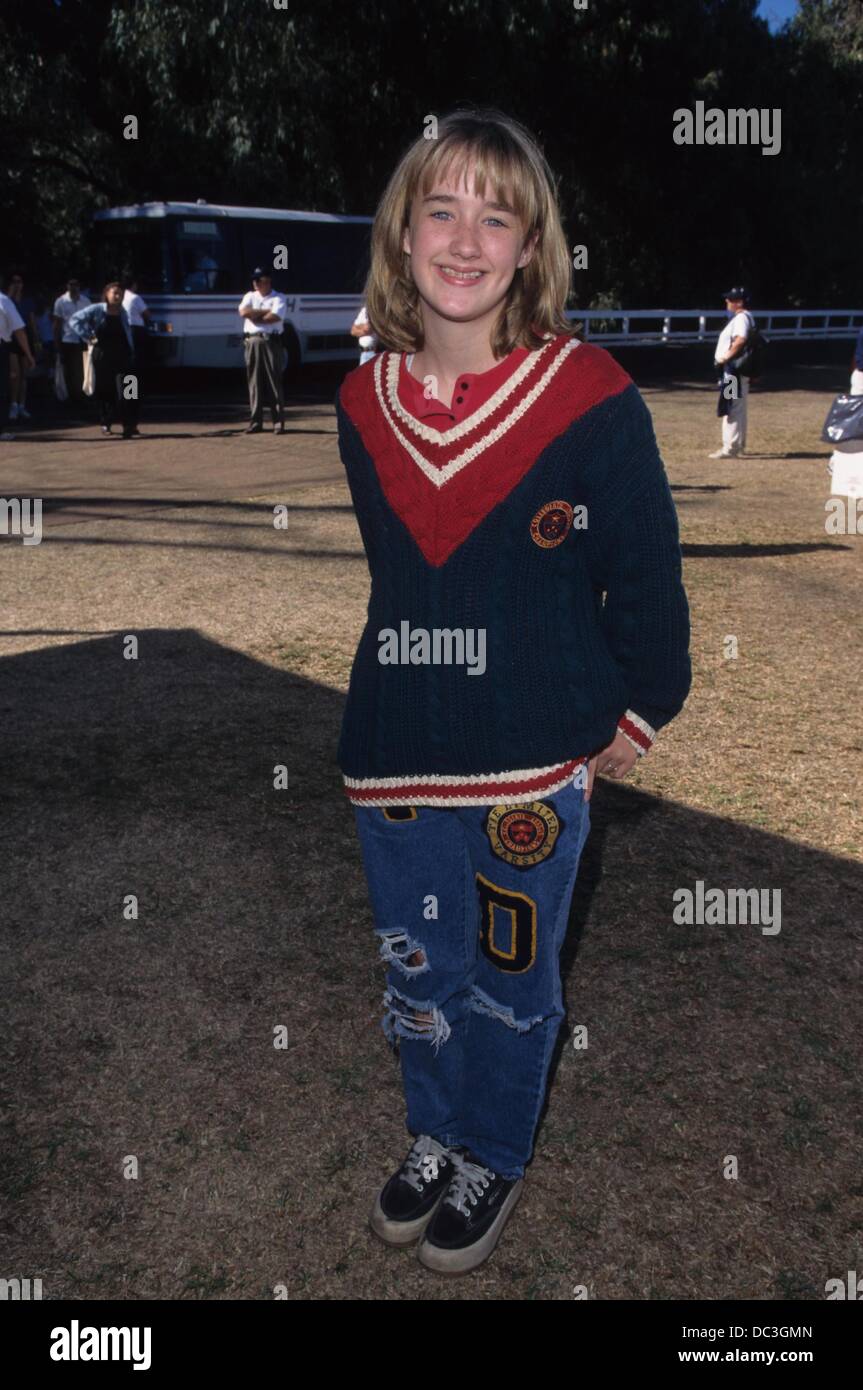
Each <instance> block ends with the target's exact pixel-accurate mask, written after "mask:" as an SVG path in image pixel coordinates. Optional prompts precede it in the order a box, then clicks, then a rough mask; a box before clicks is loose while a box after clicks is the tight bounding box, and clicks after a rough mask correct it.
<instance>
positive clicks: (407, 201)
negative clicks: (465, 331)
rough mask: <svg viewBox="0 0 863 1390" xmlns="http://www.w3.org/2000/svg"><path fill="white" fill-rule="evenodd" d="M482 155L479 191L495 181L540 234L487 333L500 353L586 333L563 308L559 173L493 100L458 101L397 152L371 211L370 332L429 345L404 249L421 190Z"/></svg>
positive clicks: (565, 274) (405, 348) (566, 289)
mask: <svg viewBox="0 0 863 1390" xmlns="http://www.w3.org/2000/svg"><path fill="white" fill-rule="evenodd" d="M472 158H473V159H475V160H476V169H475V181H476V182H475V191H476V193H477V194H478V195H479V197H484V196H485V189H486V182H487V181H488V180H490V181H491V185H492V187H493V189H494V193H495V197H496V199H497V201H498V202H509V203H510V204H511V206H512V207H513V208H514V210H515V212H516V215H517V216H518V218H519V219H520V221H521V224H522V228H523V231H524V240H525V244H526V243H527V242H529V241H530V239H531V237H532V236H533V235H534V234H537V242H536V247H535V249H534V252H533V255H532V257H531V259H530V260H529V261H528V263H527V265H526V266H524V267H523V268H522V269H518V270H516V272H515V275H514V276H513V280H512V284H511V285H510V287H509V291H508V293H507V297H506V302H505V304H504V305H503V307H502V312H501V314H500V316H499V318H498V320H497V323H496V324H495V327H494V330H493V332H492V335H491V349H492V352H493V353H494V355H495V357H497V358H501V357H505V356H506V354H507V353H509V352H511V351H512V349H513V348H514V347H526V348H531V349H532V348H538V347H541V346H542V345H543V343H544V342H545V341H546V340H547V339H548V338H549V336H552V337H556V336H558V335H559V334H567V335H569V336H576V337H578V336H580V335H579V334H578V333H577V332H576V330H575V328H574V325H573V324H572V323H570V321H569V319H567V318H566V317H565V316H564V312H563V310H564V307H565V305H566V302H567V299H568V298H569V293H570V287H571V284H572V267H571V263H570V259H569V250H568V248H567V244H566V237H565V236H564V232H563V226H562V223H561V220H560V210H559V208H558V204H557V189H556V184H555V180H554V176H553V175H552V173H551V170H550V168H549V166H548V164H547V162H546V159H545V156H544V155H543V153H542V151H541V150H540V148H539V146H538V145H537V143H536V141H535V140H534V139H533V137H532V136H531V134H530V133H529V132H528V131H527V130H526V129H525V127H524V126H522V125H520V124H519V122H518V121H515V120H513V119H512V118H511V117H510V116H506V115H504V113H503V112H502V111H499V110H497V109H496V108H495V107H462V108H459V110H457V111H452V112H450V114H449V115H447V116H443V117H442V118H441V120H440V121H439V123H438V134H437V138H436V139H434V140H427V139H426V138H425V137H424V136H422V135H421V136H419V138H418V139H416V140H415V141H414V142H413V144H412V145H410V146H409V148H408V149H407V150H406V151H405V153H404V154H403V155H402V158H401V159H400V160H399V163H398V165H397V166H396V168H395V170H394V172H393V174H392V177H391V178H390V181H389V183H388V184H387V187H386V190H385V192H384V195H383V197H382V198H381V201H380V203H379V204H378V209H377V212H376V214H375V219H374V224H373V226H372V235H371V265H370V269H369V274H368V279H367V280H366V285H365V290H364V297H365V304H366V309H367V311H368V316H369V323H370V325H371V329H372V331H373V332H374V333H375V334H376V335H377V337H378V338H379V339H380V340H381V343H382V344H383V345H385V346H387V347H389V348H391V349H393V350H394V351H397V352H417V351H420V350H421V349H422V347H423V331H422V319H421V318H420V312H419V306H418V301H419V292H418V290H417V287H416V285H415V284H414V281H413V278H412V276H411V271H410V256H409V255H408V253H407V252H406V251H403V250H402V237H403V233H404V229H405V227H407V226H408V225H409V222H410V215H411V207H412V206H413V202H414V199H415V197H416V196H417V195H418V194H419V195H420V196H422V197H425V196H427V195H428V193H429V192H430V191H431V188H432V187H433V185H434V183H435V181H436V180H437V179H438V177H440V178H441V179H444V178H445V177H446V176H447V175H448V174H450V173H451V172H452V171H453V170H455V175H456V180H460V179H462V178H463V177H464V174H465V172H466V170H467V167H468V164H469V162H470V160H471V159H472Z"/></svg>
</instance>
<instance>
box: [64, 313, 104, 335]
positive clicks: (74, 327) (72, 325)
mask: <svg viewBox="0 0 863 1390" xmlns="http://www.w3.org/2000/svg"><path fill="white" fill-rule="evenodd" d="M99 307H100V306H99V305H98V304H87V305H85V307H84V308H83V309H76V311H75V313H74V314H72V315H70V317H69V318H68V319H67V321H66V327H67V328H68V329H69V330H70V332H72V333H74V334H75V337H76V338H77V339H78V342H79V343H87V342H89V340H90V339H91V338H92V337H93V334H94V333H95V332H96V329H97V328H98V318H99V313H98V310H99Z"/></svg>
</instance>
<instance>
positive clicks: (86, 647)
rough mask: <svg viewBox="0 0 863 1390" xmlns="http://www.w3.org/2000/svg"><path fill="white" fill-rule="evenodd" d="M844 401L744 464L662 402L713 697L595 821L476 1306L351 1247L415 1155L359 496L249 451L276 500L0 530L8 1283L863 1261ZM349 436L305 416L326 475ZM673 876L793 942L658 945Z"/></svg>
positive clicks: (780, 395) (263, 1280)
mask: <svg viewBox="0 0 863 1390" xmlns="http://www.w3.org/2000/svg"><path fill="white" fill-rule="evenodd" d="M831 373H832V374H831ZM835 376H836V373H835V369H829V368H817V369H816V368H813V369H810V370H807V369H804V368H800V369H797V370H795V371H794V372H788V373H787V374H786V375H785V376H784V377H783V378H782V379H781V380H776V381H774V383H773V387H774V389H772V390H770V391H769V392H761V393H758V392H754V393H753V395H752V397H751V400H750V433H749V440H748V449H749V451H750V456H749V457H747V458H745V459H741V460H737V461H712V460H709V459H708V458H707V457H706V455H707V453H708V451H709V450H710V449H713V448H715V447H716V446H717V443H718V422H717V420H716V418H715V414H714V398H713V395H712V392H711V391H710V389H709V388H706V387H705V386H704V385H703V384H699V383H696V382H687V381H680V382H675V383H667V382H666V383H659V382H646V383H644V384H643V391H644V395H645V399H646V400H647V402H648V404H649V406H650V409H651V411H652V413H653V417H654V422H655V425H656V430H657V436H658V439H659V442H660V447H661V449H662V453H663V457H664V459H665V461H666V467H667V470H668V474H669V478H670V480H671V483H672V487H673V489H674V496H675V501H676V503H677V507H678V513H679V517H680V523H681V533H682V540H683V546H684V578H685V582H686V586H687V590H688V593H689V597H690V603H691V608H692V621H693V636H692V655H693V664H694V686H693V691H692V694H691V696H690V699H689V701H688V703H687V705H686V708H685V710H684V712H683V713H682V714H681V716H680V717H679V718H678V719H677V720H675V721H674V722H673V724H672V725H670V726H669V727H668V729H666V730H665V731H663V733H662V734H661V735H660V738H659V740H658V742H657V745H656V747H655V748H654V749H653V751H652V752H651V753H650V755H649V757H648V758H646V759H644V760H643V762H641V763H640V765H639V766H638V767H637V769H636V771H635V773H634V775H633V776H632V777H631V778H629V779H628V780H627V781H626V782H625V783H623V784H613V783H610V782H605V783H602V784H600V785H599V786H598V788H597V791H596V793H595V796H594V801H593V827H594V828H593V831H592V833H591V837H590V839H589V841H588V847H587V849H586V851H585V855H584V858H583V861H582V869H581V872H580V875H579V882H578V885H577V888H576V894H575V898H574V901H573V909H572V920H571V930H570V934H569V938H568V941H567V944H566V947H565V952H564V969H565V998H566V1004H567V1009H568V1019H567V1025H566V1027H565V1028H564V1029H563V1030H562V1031H561V1038H560V1042H559V1046H558V1052H557V1057H556V1063H555V1070H554V1073H553V1082H552V1086H551V1089H550V1094H549V1100H548V1104H547V1108H546V1112H545V1115H544V1118H543V1122H542V1125H541V1128H540V1131H539V1135H538V1140H537V1147H536V1156H535V1160H534V1162H533V1164H532V1165H531V1167H530V1168H529V1170H528V1182H527V1184H526V1187H525V1193H524V1196H523V1198H522V1200H521V1203H520V1204H519V1207H518V1209H517V1211H516V1213H515V1215H514V1217H513V1219H512V1221H511V1223H510V1225H509V1227H508V1228H507V1231H506V1233H505V1235H504V1237H503V1240H502V1242H501V1245H500V1247H499V1248H498V1250H497V1252H496V1254H495V1255H494V1257H493V1259H492V1260H491V1261H490V1262H489V1263H488V1264H486V1265H485V1266H483V1267H482V1268H481V1269H480V1270H479V1271H478V1272H477V1273H476V1274H475V1275H473V1276H471V1277H469V1278H467V1279H464V1280H452V1281H448V1280H447V1281H444V1280H440V1279H438V1278H437V1277H436V1276H435V1275H433V1274H431V1273H429V1272H427V1271H424V1270H423V1269H422V1268H421V1267H420V1266H419V1265H418V1264H417V1262H416V1259H415V1257H414V1255H413V1253H412V1252H410V1251H408V1252H398V1251H394V1250H390V1249H387V1248H385V1247H383V1246H382V1245H380V1244H379V1243H378V1242H377V1241H376V1240H375V1239H374V1237H373V1236H372V1235H371V1233H370V1232H369V1230H368V1228H367V1225H366V1213H367V1210H368V1208H369V1206H370V1204H371V1201H372V1198H373V1195H374V1192H375V1190H376V1189H377V1188H378V1187H379V1186H380V1184H381V1183H382V1182H383V1180H384V1179H385V1178H386V1176H387V1175H388V1174H389V1172H390V1171H391V1170H392V1168H393V1167H394V1166H395V1165H396V1164H397V1163H398V1162H400V1161H401V1158H402V1157H403V1155H404V1152H405V1151H406V1149H407V1147H408V1145H409V1142H410V1141H409V1138H408V1136H407V1133H406V1131H405V1128H404V1123H403V1103H402V1095H401V1086H400V1077H399V1071H398V1062H397V1059H396V1058H395V1057H394V1056H393V1054H392V1053H391V1052H390V1051H389V1049H388V1048H387V1045H386V1043H385V1040H384V1038H383V1034H382V1032H381V1029H380V1017H381V994H382V991H383V988H384V966H383V964H382V963H381V962H379V960H378V958H377V949H376V942H375V939H374V937H373V932H372V923H371V916H370V911H369V906H368V900H367V895H366V888H365V881H364V877H363V874H362V869H361V865H360V859H359V851H358V846H357V843H356V838H355V833H354V826H353V817H352V813H351V811H350V807H349V805H348V803H347V801H346V799H345V798H344V796H343V794H342V792H341V784H340V775H339V772H338V769H337V767H336V765H335V761H334V754H335V745H336V739H337V735H338V728H339V720H340V717H341V709H342V704H343V696H344V691H345V689H346V685H347V678H348V673H349V669H350V662H351V658H352V656H353V651H354V648H355V645H356V641H357V638H358V636H359V633H360V631H361V628H362V625H363V622H364V618H365V605H366V600H367V593H368V575H367V569H366V564H365V559H364V556H363V553H362V549H361V545H360V541H359V534H358V531H357V527H356V523H355V521H354V517H353V512H352V509H351V506H350V499H349V495H348V492H347V488H346V486H345V485H344V484H343V483H341V482H338V483H314V482H313V483H308V484H305V485H302V486H294V485H291V482H290V469H289V468H288V469H285V468H284V465H283V464H281V465H279V460H280V459H284V457H285V455H284V453H283V452H282V453H281V454H277V453H276V451H277V450H278V449H279V446H280V443H281V441H277V440H276V439H275V438H271V437H265V438H264V440H263V442H262V446H261V447H263V448H265V449H271V450H272V451H273V476H274V480H275V479H277V481H275V482H274V486H273V487H272V488H268V489H267V490H266V491H264V492H260V491H258V492H255V493H254V494H253V495H244V492H243V484H242V477H241V473H240V470H239V469H238V470H237V483H236V487H235V489H234V491H233V493H231V494H228V493H226V494H225V497H224V499H223V500H216V501H212V500H209V501H206V502H201V503H198V504H196V503H194V502H192V503H181V504H174V503H169V502H168V501H165V502H164V504H161V505H160V504H159V501H158V499H157V498H156V499H150V502H149V504H148V505H147V506H144V505H142V506H141V507H139V508H135V507H130V508H126V509H122V508H116V507H114V508H112V507H110V506H108V505H105V506H99V505H96V506H94V507H93V508H91V513H90V514H89V515H87V516H83V515H81V516H74V515H70V516H69V517H68V519H66V520H65V521H64V524H63V525H61V526H57V527H56V528H55V529H52V530H49V531H46V537H45V540H44V541H43V543H42V545H40V546H38V547H30V548H27V547H22V546H21V545H19V544H17V543H15V542H13V541H11V540H6V539H5V538H4V543H3V544H2V546H0V590H2V594H3V613H4V618H5V621H4V622H3V623H2V628H3V632H2V635H0V654H2V657H3V659H2V661H0V712H2V727H3V743H4V750H3V768H2V783H0V798H2V801H0V809H2V829H0V854H2V859H3V863H4V875H3V877H4V883H5V888H4V893H3V901H2V905H0V918H2V926H3V947H2V960H3V980H2V993H3V999H4V1005H5V1014H6V1020H5V1022H4V1026H3V1032H2V1037H3V1043H2V1048H3V1053H4V1054H5V1055H4V1058H3V1066H2V1073H0V1074H2V1082H0V1086H2V1111H0V1118H2V1160H0V1174H2V1177H0V1182H2V1188H3V1204H2V1214H0V1222H2V1225H0V1244H2V1250H3V1265H4V1268H3V1269H0V1275H4V1276H6V1277H11V1276H13V1275H16V1274H17V1275H19V1276H20V1277H31V1278H33V1277H39V1278H41V1279H42V1280H43V1286H44V1293H45V1297H50V1298H60V1297H69V1298H80V1299H84V1298H96V1299H100V1298H113V1297H120V1298H130V1299H142V1298H143V1299H147V1298H181V1299H219V1298H243V1299H259V1298H264V1299H269V1298H272V1297H273V1290H274V1288H275V1287H276V1286H277V1285H280V1284H284V1285H286V1286H287V1290H288V1296H289V1298H305V1299H309V1298H313V1299H321V1298H326V1299H332V1298H335V1299H342V1298H361V1299H378V1298H386V1299H473V1298H481V1299H500V1298H504V1299H510V1298H511V1299H540V1300H547V1299H555V1300H557V1299H568V1298H571V1297H573V1291H574V1290H575V1289H576V1288H577V1287H578V1286H584V1287H585V1288H586V1289H587V1291H588V1294H589V1296H590V1297H591V1298H610V1299H623V1298H638V1299H671V1298H705V1299H726V1298H743V1299H758V1298H767V1299H780V1300H781V1299H789V1298H802V1299H821V1298H823V1297H824V1285H825V1282H826V1280H827V1279H829V1278H834V1277H844V1275H845V1272H846V1271H847V1270H848V1269H858V1270H860V1269H863V1234H861V1217H863V1180H861V1173H860V1163H859V1152H860V1143H861V1138H863V1111H861V1103H860V1102H861V1087H860V1068H859V1019H860V1003H859V1000H860V959H861V955H860V944H861V919H862V918H863V914H861V896H863V895H861V883H862V882H863V873H861V849H863V824H861V804H860V795H859V787H860V771H861V733H860V726H859V708H860V699H859V681H860V655H859V650H860V632H861V622H860V612H861V597H860V595H861V577H863V576H861V545H863V541H861V538H860V537H858V536H856V535H839V536H836V535H830V534H828V533H827V531H826V530H825V510H824V504H825V500H826V498H827V496H828V488H829V480H828V476H827V459H828V457H829V452H830V450H829V448H828V447H826V446H825V445H823V444H821V443H820V442H819V434H820V429H821V424H822V422H823V419H824V415H825V413H826V410H827V406H828V404H829V401H830V398H831V395H832V394H833V391H834V390H836V389H839V386H841V385H842V384H843V382H844V377H843V378H842V379H841V380H840V381H839V383H838V384H836V383H835V382H834V378H835ZM334 431H335V418H334V414H333V412H332V410H331V409H330V408H329V407H327V408H326V409H321V410H319V411H317V412H315V418H314V422H313V428H312V425H311V424H310V425H309V434H310V435H311V434H312V433H314V436H315V438H314V444H313V447H314V448H315V449H316V450H318V451H320V453H321V455H322V456H323V455H327V456H334V455H335V451H336V438H335V433H334ZM43 447H44V451H47V453H46V455H45V456H46V457H49V458H50V457H56V459H58V460H59V459H61V458H63V459H65V458H66V457H67V456H68V455H66V454H62V453H61V452H58V453H57V454H56V456H54V455H51V454H50V451H51V450H57V451H62V450H63V449H64V447H65V446H64V445H63V444H62V443H51V442H48V443H46V444H45V445H44V446H43ZM132 447H135V446H132ZM149 447H150V449H151V451H152V449H154V448H158V444H157V443H156V442H151V444H150V446H149ZM190 447H191V446H190ZM195 447H199V448H206V449H208V450H210V451H211V452H210V455H209V456H210V457H212V458H214V459H215V458H216V457H219V458H221V459H222V460H223V461H224V459H225V458H228V457H230V455H229V454H227V453H225V452H224V451H228V450H234V451H235V450H237V449H238V447H239V445H238V443H237V441H236V440H235V439H231V438H226V437H225V431H221V432H218V433H216V432H214V433H213V435H212V437H211V438H209V439H204V440H202V439H200V438H199V439H197V440H196V441H195ZM291 447H292V448H296V450H297V451H298V453H302V450H303V448H304V439H303V437H302V432H300V433H298V434H297V435H296V438H295V440H293V441H292V444H291ZM310 447H312V446H311V445H310ZM150 457H151V458H152V452H151V454H150ZM142 458H143V459H144V460H145V462H146V458H147V455H146V454H142ZM64 466H65V464H64ZM69 467H70V470H73V469H74V461H72V463H70V464H69ZM279 467H281V473H280V472H279ZM286 500H287V501H288V503H289V507H290V511H289V527H288V529H287V531H277V530H274V528H273V525H272V506H273V504H274V503H275V502H281V501H286ZM47 505H50V498H49V497H48V494H47V493H46V506H47ZM128 634H134V635H135V636H136V637H137V640H138V659H137V660H136V661H128V660H124V658H123V646H124V638H125V637H126V635H128ZM729 637H733V638H736V649H737V655H736V657H729V656H728V655H727V652H728V651H729V649H730V647H731V646H732V644H730V643H729V642H728V640H727V639H728V638H729ZM279 763H283V764H285V765H286V766H287V768H288V769H289V779H290V780H289V787H288V789H287V791H282V792H277V791H274V790H272V768H273V766H274V765H275V764H279ZM696 880H702V881H703V882H704V883H705V884H706V885H707V886H709V887H713V886H715V887H731V886H735V887H744V888H746V887H753V886H758V887H769V888H779V889H781V891H782V928H781V932H780V933H778V934H776V935H765V934H762V933H761V932H760V930H759V929H758V928H757V927H755V926H734V927H721V926H713V927H711V926H692V927H686V926H677V925H675V924H674V923H673V921H672V916H671V913H672V894H673V892H674V890H675V889H676V888H678V887H680V886H692V885H693V884H694V883H695V881H696ZM129 895H134V897H135V899H136V900H137V918H136V919H135V918H130V916H129V908H128V906H127V905H126V904H127V902H128V898H129ZM124 906H125V910H124ZM576 1024H586V1025H587V1027H588V1032H589V1039H590V1045H589V1047H588V1049H587V1051H575V1050H574V1049H573V1047H572V1043H571V1030H572V1027H573V1026H575V1025H576ZM279 1025H285V1026H286V1027H287V1030H288V1039H289V1042H288V1046H287V1048H286V1049H282V1050H279V1049H276V1048H275V1047H274V1045H273V1036H274V1029H276V1028H277V1027H278V1026H279ZM730 1156H733V1157H735V1158H736V1160H737V1164H738V1177H737V1178H736V1180H728V1179H727V1178H726V1177H724V1176H723V1171H724V1165H725V1164H726V1162H727V1160H728V1158H729V1157H730ZM133 1160H134V1163H133ZM135 1163H136V1164H137V1176H132V1177H129V1176H125V1175H124V1174H125V1173H128V1172H129V1171H130V1170H133V1169H134V1166H135Z"/></svg>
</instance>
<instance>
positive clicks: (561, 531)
mask: <svg viewBox="0 0 863 1390" xmlns="http://www.w3.org/2000/svg"><path fill="white" fill-rule="evenodd" d="M572 517H573V511H572V507H571V506H570V505H569V503H568V502H546V503H545V505H544V506H542V507H540V509H539V511H538V512H537V514H536V516H535V517H534V518H533V521H532V522H531V523H530V534H531V538H532V539H533V540H535V541H536V543H537V545H541V546H543V548H545V549H548V547H549V546H552V545H562V543H563V542H564V541H565V540H566V538H567V536H568V535H569V531H570V527H571V526H572Z"/></svg>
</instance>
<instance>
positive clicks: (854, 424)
mask: <svg viewBox="0 0 863 1390" xmlns="http://www.w3.org/2000/svg"><path fill="white" fill-rule="evenodd" d="M821 438H822V440H823V441H824V443H825V444H839V443H841V442H842V440H844V439H863V396H846V395H841V396H837V397H836V399H835V401H834V402H833V404H832V405H831V407H830V409H829V411H828V412H827V419H826V420H825V421H824V428H823V430H822V431H821Z"/></svg>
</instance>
